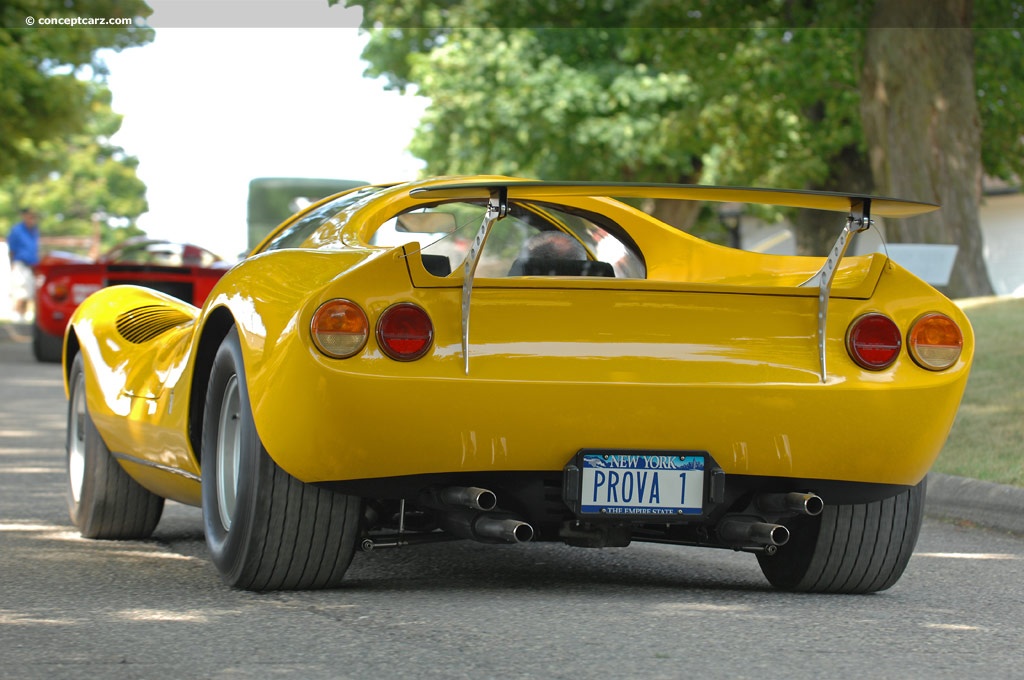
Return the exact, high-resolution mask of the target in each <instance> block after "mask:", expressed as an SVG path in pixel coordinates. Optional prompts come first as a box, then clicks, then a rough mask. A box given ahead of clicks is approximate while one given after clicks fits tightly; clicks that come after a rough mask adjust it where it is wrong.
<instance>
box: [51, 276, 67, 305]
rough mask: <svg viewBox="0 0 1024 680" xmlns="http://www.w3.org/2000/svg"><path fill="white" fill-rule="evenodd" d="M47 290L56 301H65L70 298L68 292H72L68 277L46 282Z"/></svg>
mask: <svg viewBox="0 0 1024 680" xmlns="http://www.w3.org/2000/svg"><path fill="white" fill-rule="evenodd" d="M46 292H47V293H49V295H50V297H51V298H52V299H53V301H54V302H57V303H61V302H64V301H65V300H67V299H68V293H69V292H70V290H69V289H68V282H67V279H60V280H57V281H51V282H50V283H48V284H46Z"/></svg>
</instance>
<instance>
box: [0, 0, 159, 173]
mask: <svg viewBox="0 0 1024 680" xmlns="http://www.w3.org/2000/svg"><path fill="white" fill-rule="evenodd" d="M150 13H151V11H150V8H149V7H148V6H147V5H146V3H145V2H142V0H3V1H2V2H0V112H2V115H0V179H2V178H7V177H11V176H20V177H26V176H29V175H31V174H33V173H36V172H39V171H40V170H43V171H45V169H46V168H45V166H44V164H43V162H42V158H41V156H40V154H39V151H40V144H42V143H44V142H46V141H48V140H54V139H60V138H61V137H64V136H66V135H69V134H73V133H76V132H80V131H81V130H82V129H84V127H85V125H86V122H87V112H88V111H89V110H90V99H91V97H92V93H91V92H90V90H89V85H88V81H89V80H91V79H92V78H95V77H100V76H102V75H103V74H104V73H105V67H104V65H103V63H102V61H100V60H99V59H98V58H97V56H96V55H97V51H98V50H100V49H103V48H110V49H114V50H121V49H124V48H126V47H132V46H134V45H142V44H145V43H147V42H149V41H150V40H152V37H153V31H152V29H149V28H144V27H141V26H140V27H136V26H133V25H132V26H123V25H118V26H113V25H105V26H95V25H84V26H70V25H61V24H44V23H43V22H44V21H49V20H52V19H61V18H64V19H90V18H92V19H95V18H104V19H108V20H109V19H115V18H134V17H146V16H149V14H150ZM29 22H31V24H30V23H29ZM81 76H84V77H81Z"/></svg>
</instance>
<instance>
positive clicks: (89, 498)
mask: <svg viewBox="0 0 1024 680" xmlns="http://www.w3.org/2000/svg"><path fill="white" fill-rule="evenodd" d="M69 385H70V393H69V397H70V399H69V400H68V432H67V446H66V451H67V473H68V487H67V501H68V513H69V514H70V515H71V521H72V522H74V524H75V526H76V527H78V530H79V531H81V532H82V536H84V537H85V538H106V539H141V538H148V537H149V536H150V535H151V534H152V533H153V530H154V529H156V525H157V523H158V522H159V521H160V515H161V513H163V509H164V499H163V498H161V497H160V496H157V495H155V494H153V493H150V492H149V491H147V490H146V489H144V488H143V487H142V486H141V485H139V483H138V482H136V481H135V480H134V479H132V478H131V477H129V476H128V473H127V472H125V471H124V469H123V468H122V467H121V465H120V464H119V463H118V462H117V461H116V460H115V459H114V457H113V456H111V455H110V451H109V450H108V449H107V445H106V444H105V443H104V441H103V438H102V437H100V433H99V432H97V430H96V426H95V425H94V424H93V422H92V417H90V416H89V409H88V407H87V406H86V402H85V367H84V363H83V361H82V355H81V354H78V355H77V356H75V360H74V362H73V363H72V364H71V376H70V381H69Z"/></svg>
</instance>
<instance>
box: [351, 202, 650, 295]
mask: <svg viewBox="0 0 1024 680" xmlns="http://www.w3.org/2000/svg"><path fill="white" fill-rule="evenodd" d="M409 212H416V213H428V212H439V213H448V214H449V215H451V218H450V219H448V220H438V222H439V223H442V222H444V223H446V224H450V225H451V229H452V230H451V231H449V232H428V233H408V232H403V231H402V230H401V227H400V225H399V218H400V217H401V215H396V216H395V217H392V218H391V219H389V220H387V221H386V222H384V223H383V224H381V225H380V226H379V227H378V228H377V229H376V231H375V232H374V233H373V236H372V237H371V238H370V244H371V245H377V246H384V247H394V246H399V245H405V244H407V243H417V244H418V245H419V247H420V251H421V252H422V253H423V254H424V255H428V256H442V257H445V258H447V259H448V261H449V263H450V267H451V270H452V271H456V270H457V269H458V268H459V267H461V266H463V264H464V263H465V259H466V255H467V253H468V252H469V247H470V245H471V244H472V242H473V239H474V238H475V236H476V233H477V231H478V230H479V229H480V225H481V224H482V223H483V219H484V214H485V212H486V206H485V205H484V204H483V203H482V202H480V203H478V202H460V201H453V202H447V203H438V204H435V205H430V206H424V207H419V208H417V209H416V210H415V211H409ZM403 214H404V213H403ZM526 260H533V261H539V260H545V261H552V262H554V261H559V262H561V261H565V262H575V263H582V262H601V263H606V264H607V265H608V266H607V267H603V266H602V267H601V268H600V271H601V273H600V274H597V275H604V276H609V275H614V276H615V277H617V278H644V277H645V275H646V268H645V266H644V260H643V258H642V256H641V255H640V252H639V250H638V249H637V247H636V246H635V244H633V242H632V240H630V239H629V237H628V236H626V234H625V231H623V230H622V229H621V228H619V227H618V226H617V225H614V224H611V223H610V222H609V221H608V220H607V219H606V218H603V217H601V216H598V215H591V214H583V213H580V212H577V211H572V212H569V211H568V210H567V209H566V208H564V207H557V206H552V205H547V204H538V203H512V204H511V205H510V206H509V214H508V215H507V216H506V217H504V218H502V219H500V220H498V221H497V222H496V223H495V225H494V227H493V228H492V230H491V234H490V236H489V237H488V239H487V243H486V244H485V245H484V251H483V253H482V255H481V257H480V262H479V264H478V266H477V274H476V275H477V276H478V277H506V276H524V275H534V274H537V273H540V272H539V270H536V269H532V270H531V269H529V268H525V269H524V267H523V262H524V261H526ZM551 267H553V268H551V269H550V271H549V272H546V273H551V274H556V275H557V274H564V275H580V274H581V273H582V274H584V275H594V274H588V270H590V271H596V270H597V269H598V267H596V266H591V267H588V266H585V265H579V264H575V265H566V266H564V267H563V266H557V267H556V266H554V265H551Z"/></svg>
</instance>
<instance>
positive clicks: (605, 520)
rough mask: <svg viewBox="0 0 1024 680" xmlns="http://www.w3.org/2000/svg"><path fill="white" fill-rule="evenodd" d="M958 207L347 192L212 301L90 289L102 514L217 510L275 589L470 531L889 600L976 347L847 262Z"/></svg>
mask: <svg viewBox="0 0 1024 680" xmlns="http://www.w3.org/2000/svg"><path fill="white" fill-rule="evenodd" d="M620 199H621V200H620ZM645 200H686V201H724V202H741V203H761V204H769V205H779V206H792V207H799V208H809V209H818V210H826V211H835V212H836V213H837V215H836V234H837V240H836V243H835V247H834V248H833V250H832V252H831V253H830V255H829V256H828V257H827V258H812V257H794V256H777V255H765V254H759V253H752V252H744V251H739V250H733V249H730V248H725V247H722V246H718V245H714V244H711V243H708V242H705V241H702V240H700V239H698V238H695V237H693V236H691V235H688V234H686V233H683V232H681V231H679V230H677V229H675V228H673V227H671V226H669V225H667V224H665V223H663V222H661V221H659V220H657V219H655V218H653V217H651V216H650V215H648V214H646V213H645V212H643V211H642V210H640V209H638V208H637V207H634V206H635V205H639V204H642V203H643V201H645ZM936 207H937V206H934V205H931V204H925V203H917V202H911V201H901V200H895V199H889V198H879V197H871V196H862V195H842V194H836V193H825V192H808V191H776V190H764V189H740V188H725V187H703V186H685V185H665V184H655V185H651V184H647V185H639V184H596V183H579V182H575V183H574V182H558V183H556V182H538V181H526V180H518V179H513V178H507V177H471V178H442V179H432V180H424V181H418V182H411V183H406V184H396V185H387V186H365V187H360V188H356V189H353V190H349V191H346V192H343V193H340V194H336V195H334V196H331V197H329V198H327V199H325V200H323V201H320V202H319V203H316V204H314V205H312V206H310V207H309V208H308V209H306V210H304V211H302V212H300V213H298V214H297V215H295V216H293V217H292V218H290V219H289V220H288V221H286V222H285V223H284V224H282V225H281V226H280V227H278V228H277V229H276V230H275V231H274V232H272V233H271V234H270V236H269V237H268V238H267V239H266V240H265V241H264V242H263V243H262V244H260V245H259V246H258V247H257V248H255V250H254V251H253V253H252V254H251V255H250V256H249V257H247V258H246V259H245V260H243V261H242V262H241V263H239V264H238V265H236V266H235V267H234V268H233V269H231V270H230V271H229V272H228V273H227V274H226V275H225V276H224V277H223V278H222V279H220V281H219V282H218V283H217V285H216V286H215V287H214V289H213V291H212V292H211V294H210V295H209V297H208V298H207V300H206V303H205V304H204V306H203V308H202V309H197V308H195V307H193V306H192V305H189V304H187V303H185V302H182V301H180V300H177V299H174V298H171V297H169V296H166V295H163V294H161V293H159V292H156V291H153V290H148V289H144V288H139V287H134V286H115V287H110V288H105V289H103V290H100V291H98V292H96V293H94V294H93V295H91V296H90V297H89V298H88V299H86V300H85V302H84V303H83V304H82V305H81V306H79V308H78V309H77V310H76V312H75V314H74V316H73V318H72V319H71V323H70V325H69V327H68V330H67V333H66V336H65V343H64V367H65V375H66V379H67V393H68V398H69V409H68V437H67V462H68V479H69V485H68V502H69V507H70V512H71V518H72V520H73V521H74V523H75V524H76V525H77V526H78V528H79V529H80V530H81V532H82V535H83V536H88V537H93V538H136V539H137V538H144V537H146V536H148V535H149V534H150V533H151V532H152V531H153V529H154V528H155V526H156V524H157V522H158V521H159V518H160V514H161V510H162V507H163V502H164V499H168V498H169V499H173V500H175V501H180V502H183V503H187V504H193V505H197V506H202V508H203V516H204V525H205V533H206V539H207V543H208V545H209V551H210V554H211V557H212V559H213V562H214V563H215V564H216V566H217V569H218V570H219V572H220V573H221V574H222V576H223V578H224V580H225V582H226V583H228V584H230V585H231V586H234V587H238V588H245V589H250V590H273V589H297V588H325V587H332V586H337V585H338V584H339V582H340V581H341V579H342V577H343V576H344V574H345V571H346V569H347V568H348V566H349V564H350V562H351V560H352V559H353V554H354V552H355V551H356V550H357V549H361V550H363V551H373V550H378V549H383V548H388V547H398V546H408V545H412V544H418V543H426V542H433V541H443V540H449V539H452V538H466V539H473V540H477V541H483V542H497V543H527V542H530V541H561V542H565V543H568V544H570V545H574V546H580V547H593V548H600V547H621V546H626V545H628V544H629V543H630V542H631V541H652V542H658V543H670V544H679V545H697V546H707V547H715V548H729V549H734V550H743V551H749V552H751V553H754V554H756V556H757V559H758V561H759V563H760V565H761V568H762V570H763V572H764V574H765V576H766V577H767V579H768V581H769V582H771V583H772V584H774V585H775V586H777V587H779V588H783V589H787V590H795V591H812V592H858V593H863V592H873V591H878V590H882V589H885V588H888V587H889V586H891V585H892V584H893V583H895V582H896V581H897V579H899V577H900V576H901V574H902V573H903V570H904V568H905V567H906V565H907V561H908V560H909V558H910V555H911V552H912V550H913V548H914V545H915V543H916V541H917V535H918V530H919V527H920V524H921V517H922V512H923V504H924V493H925V475H926V474H927V472H928V470H929V468H930V466H931V465H932V463H933V461H934V460H935V457H936V456H937V455H938V453H939V451H940V449H941V448H942V446H943V444H944V442H945V440H946V436H947V434H948V432H949V428H950V426H951V425H952V423H953V418H954V415H955V414H956V411H957V407H958V405H959V402H960V398H961V395H962V393H963V389H964V386H965V383H966V381H967V375H968V371H969V368H970V362H971V357H972V353H973V344H974V341H973V336H972V333H971V328H970V326H969V324H968V321H967V319H966V318H965V317H964V315H963V314H962V313H961V312H960V310H959V309H958V308H957V307H956V306H955V305H954V304H952V303H951V302H950V301H949V300H948V299H946V298H945V297H944V296H942V295H941V294H940V293H938V292H937V291H936V290H934V289H933V288H931V287H930V286H929V285H927V284H926V283H924V282H923V281H921V280H920V279H918V278H916V277H915V276H913V275H912V274H910V273H909V272H907V271H906V270H904V269H902V268H901V267H900V266H899V265H897V264H895V263H894V262H892V261H891V260H890V259H888V258H887V257H886V256H885V255H884V254H880V253H874V254H870V255H865V256H858V257H853V256H849V257H847V256H846V255H847V248H848V246H849V244H850V241H851V239H852V238H854V237H855V235H856V234H857V233H858V232H860V231H862V230H864V229H866V228H868V226H869V225H870V224H871V221H872V218H873V217H875V216H882V217H885V218H902V217H910V216H913V215H916V214H919V213H923V212H927V211H929V210H933V209H935V208H936Z"/></svg>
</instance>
